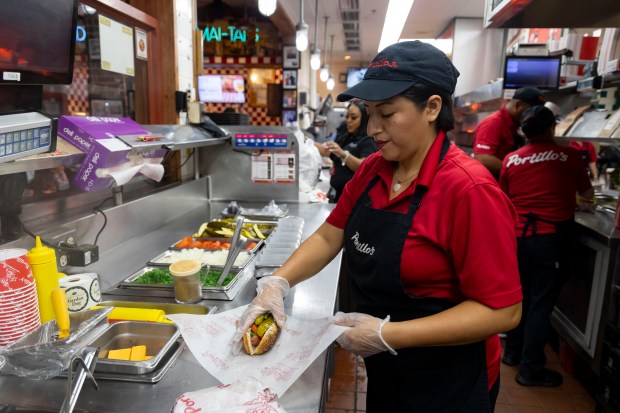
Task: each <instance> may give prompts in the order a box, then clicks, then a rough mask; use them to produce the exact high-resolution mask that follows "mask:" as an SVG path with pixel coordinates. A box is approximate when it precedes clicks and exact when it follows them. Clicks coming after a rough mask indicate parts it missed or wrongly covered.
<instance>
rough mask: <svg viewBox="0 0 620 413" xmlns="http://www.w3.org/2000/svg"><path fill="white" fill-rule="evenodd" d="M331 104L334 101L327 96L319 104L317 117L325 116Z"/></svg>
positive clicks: (330, 96)
mask: <svg viewBox="0 0 620 413" xmlns="http://www.w3.org/2000/svg"><path fill="white" fill-rule="evenodd" d="M333 103H334V99H333V98H332V95H327V97H326V98H325V100H324V101H323V103H321V107H320V108H319V115H321V116H327V113H328V112H329V111H330V109H331V108H332V105H333Z"/></svg>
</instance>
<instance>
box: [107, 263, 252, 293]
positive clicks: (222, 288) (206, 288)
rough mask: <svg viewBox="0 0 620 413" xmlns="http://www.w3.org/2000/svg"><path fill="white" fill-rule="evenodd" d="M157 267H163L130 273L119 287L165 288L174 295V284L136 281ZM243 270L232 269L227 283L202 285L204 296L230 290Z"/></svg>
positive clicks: (146, 268) (145, 268)
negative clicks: (211, 292)
mask: <svg viewBox="0 0 620 413" xmlns="http://www.w3.org/2000/svg"><path fill="white" fill-rule="evenodd" d="M155 269H161V267H144V268H142V269H141V270H139V271H138V272H136V273H134V274H132V275H130V276H129V277H127V278H125V280H123V281H122V282H121V283H120V284H119V287H124V288H136V289H138V288H139V289H163V290H167V291H170V292H171V295H170V297H174V286H173V285H172V284H142V283H136V282H135V281H136V280H137V279H138V278H140V277H141V276H142V275H144V274H145V273H147V272H149V271H151V270H155ZM212 271H218V269H217V268H212ZM242 272H243V270H241V269H234V268H233V269H232V270H231V271H230V273H231V274H232V275H233V278H232V279H231V280H230V282H229V283H228V284H226V285H222V286H219V287H209V286H205V285H203V286H202V292H203V296H204V293H206V292H209V291H228V290H230V289H231V288H232V287H233V286H234V285H235V283H236V282H237V280H238V279H239V276H240V275H241V273H242Z"/></svg>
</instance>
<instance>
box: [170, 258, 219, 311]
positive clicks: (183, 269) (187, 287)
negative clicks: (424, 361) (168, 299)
mask: <svg viewBox="0 0 620 413" xmlns="http://www.w3.org/2000/svg"><path fill="white" fill-rule="evenodd" d="M168 270H169V271H170V275H172V284H173V285H174V300H175V301H176V302H177V303H181V304H193V303H197V302H198V301H200V300H201V299H202V286H201V283H200V262H199V261H196V260H179V261H176V262H174V263H172V264H170V267H169V268H168ZM205 270H206V271H207V272H209V268H208V266H207V267H205Z"/></svg>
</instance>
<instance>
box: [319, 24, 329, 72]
mask: <svg viewBox="0 0 620 413" xmlns="http://www.w3.org/2000/svg"><path fill="white" fill-rule="evenodd" d="M327 19H329V17H327V16H325V32H324V33H323V66H321V71H320V72H319V79H321V82H326V81H327V78H328V77H329V68H328V67H327V59H326V57H327Z"/></svg>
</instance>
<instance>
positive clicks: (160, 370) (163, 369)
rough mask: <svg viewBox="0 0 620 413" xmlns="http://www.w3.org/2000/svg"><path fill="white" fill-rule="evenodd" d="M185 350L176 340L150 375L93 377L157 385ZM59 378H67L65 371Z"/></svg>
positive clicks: (96, 375) (96, 373) (100, 375)
mask: <svg viewBox="0 0 620 413" xmlns="http://www.w3.org/2000/svg"><path fill="white" fill-rule="evenodd" d="M183 350H185V344H184V341H183V339H181V338H180V339H178V340H177V341H176V342H175V343H174V344H173V345H172V347H171V348H170V351H169V352H168V353H167V354H166V355H165V356H164V357H163V359H162V360H161V362H160V363H159V365H158V366H157V367H156V368H155V370H153V371H152V372H150V373H145V374H121V373H103V372H100V371H97V370H96V369H95V371H94V372H93V376H94V377H95V378H96V379H97V380H114V381H126V382H133V383H157V382H159V381H160V380H161V379H162V378H163V377H164V375H165V374H166V373H167V372H168V370H170V367H172V365H173V364H174V362H175V361H176V359H177V358H179V356H180V355H181V353H182V352H183ZM59 376H60V377H67V371H66V370H65V371H63V372H62V373H61V374H59Z"/></svg>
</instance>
